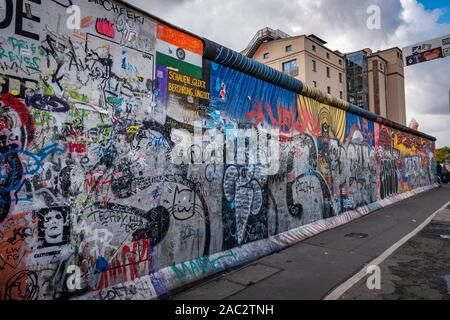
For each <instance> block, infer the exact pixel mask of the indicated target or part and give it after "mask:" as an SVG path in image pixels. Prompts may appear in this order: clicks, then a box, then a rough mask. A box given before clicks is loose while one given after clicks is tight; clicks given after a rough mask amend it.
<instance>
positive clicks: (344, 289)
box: [323, 201, 450, 300]
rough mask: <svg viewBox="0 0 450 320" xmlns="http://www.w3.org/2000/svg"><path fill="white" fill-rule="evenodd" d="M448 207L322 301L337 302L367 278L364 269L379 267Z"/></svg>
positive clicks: (448, 203) (432, 216) (442, 208)
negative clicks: (372, 266)
mask: <svg viewBox="0 0 450 320" xmlns="http://www.w3.org/2000/svg"><path fill="white" fill-rule="evenodd" d="M449 205H450V201H449V202H447V203H446V204H445V205H443V206H442V207H441V208H440V209H438V210H437V211H435V212H434V213H433V214H432V215H431V216H429V217H428V218H427V219H426V220H425V221H424V222H423V223H422V224H421V225H420V226H418V227H417V228H416V229H414V230H413V231H411V232H410V233H409V234H407V235H406V236H404V237H403V238H402V239H400V240H399V241H397V242H396V243H395V244H394V245H392V246H391V247H390V248H389V249H387V250H386V251H385V252H383V253H382V254H381V255H380V256H378V257H377V258H375V259H374V260H372V261H371V262H370V263H369V264H367V265H366V266H365V267H364V268H362V269H361V270H360V271H359V272H358V273H357V274H355V275H354V276H353V277H351V278H350V279H348V280H347V281H345V282H344V283H342V284H341V285H340V286H339V287H337V288H336V289H334V290H333V291H332V292H331V293H330V294H328V295H327V296H326V297H325V298H324V299H323V300H337V299H339V298H340V297H341V296H342V295H343V294H344V293H345V292H347V290H349V289H350V288H351V287H353V286H354V285H355V284H356V283H358V281H360V280H361V279H363V278H364V277H365V276H367V273H366V269H367V267H368V266H371V265H376V266H379V265H380V264H381V263H382V262H383V261H384V260H386V258H388V257H389V256H390V255H391V254H393V253H394V252H395V251H396V250H397V249H398V248H400V247H401V246H402V245H404V244H405V243H406V242H408V241H409V239H411V238H412V237H414V236H415V235H417V234H418V233H419V232H420V231H422V229H423V228H425V227H426V226H427V225H428V224H430V222H431V220H433V218H434V217H435V216H436V215H437V214H438V213H439V212H440V211H442V210H444V209H445V208H447V207H448V206H449Z"/></svg>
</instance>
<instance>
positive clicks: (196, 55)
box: [156, 23, 203, 78]
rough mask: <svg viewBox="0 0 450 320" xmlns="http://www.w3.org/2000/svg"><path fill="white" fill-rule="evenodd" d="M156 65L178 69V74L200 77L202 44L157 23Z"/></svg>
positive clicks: (198, 40) (195, 39)
mask: <svg viewBox="0 0 450 320" xmlns="http://www.w3.org/2000/svg"><path fill="white" fill-rule="evenodd" d="M156 51H157V53H156V64H157V65H160V66H164V67H171V68H174V69H178V71H179V72H180V73H183V74H186V75H189V76H192V77H195V78H201V77H202V55H203V42H202V41H201V40H200V39H197V38H194V37H192V36H190V35H188V34H185V33H183V32H181V31H178V30H175V29H173V28H171V27H169V26H166V25H164V24H161V23H159V24H158V27H157V41H156Z"/></svg>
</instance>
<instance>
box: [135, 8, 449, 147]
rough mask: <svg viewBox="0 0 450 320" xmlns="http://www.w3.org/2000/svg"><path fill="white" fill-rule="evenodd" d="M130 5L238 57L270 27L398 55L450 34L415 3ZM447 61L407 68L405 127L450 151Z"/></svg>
mask: <svg viewBox="0 0 450 320" xmlns="http://www.w3.org/2000/svg"><path fill="white" fill-rule="evenodd" d="M128 2H129V3H131V4H135V5H136V6H138V7H140V8H142V9H144V10H146V11H148V12H149V13H152V14H154V15H156V16H158V17H161V18H162V19H164V20H166V21H168V22H170V23H173V24H175V25H178V26H179V27H182V28H184V29H186V30H189V31H191V32H193V33H195V34H198V35H199V36H203V37H206V38H208V39H211V40H213V41H215V42H218V43H221V44H223V45H225V46H227V47H229V48H231V49H234V50H236V51H241V50H243V49H244V48H245V47H246V45H247V44H248V42H249V41H250V40H251V38H252V37H253V36H254V34H255V32H256V31H257V30H259V29H261V28H264V27H266V26H269V27H271V28H274V29H281V30H283V31H285V32H287V33H289V34H291V35H297V34H311V33H314V34H316V35H317V36H319V37H321V38H323V39H324V40H326V41H328V44H327V46H328V47H329V48H331V49H333V50H340V51H341V52H349V51H355V50H359V49H362V48H371V49H373V50H375V51H376V50H379V49H385V48H388V47H393V46H398V47H400V48H402V47H404V46H407V45H410V44H414V43H416V42H420V41H423V40H428V39H431V38H436V37H440V36H443V35H446V34H450V24H439V23H438V20H439V17H440V16H441V15H442V13H443V11H441V10H426V9H425V8H424V6H423V5H422V4H420V3H418V2H417V1H416V0H389V1H386V0H346V1H342V0H297V1H292V0H227V1H223V0H164V1H163V0H160V1H148V0H128ZM372 4H375V5H378V6H380V8H381V14H382V16H381V27H382V28H381V30H369V29H368V28H367V27H366V21H367V18H368V17H369V16H368V14H367V13H366V10H367V8H368V7H369V5H372ZM448 74H450V58H447V59H440V60H439V61H434V62H427V63H424V64H421V65H416V66H412V67H408V68H406V74H405V81H406V101H407V117H408V121H409V119H411V118H412V117H415V118H416V119H417V121H418V122H419V124H420V125H421V126H420V130H421V131H423V132H426V133H429V134H431V135H435V136H436V137H437V138H438V139H439V140H438V142H437V145H438V146H444V145H450V110H449V107H450V106H449V103H450V102H449V90H450V81H449V76H448Z"/></svg>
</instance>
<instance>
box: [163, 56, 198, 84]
mask: <svg viewBox="0 0 450 320" xmlns="http://www.w3.org/2000/svg"><path fill="white" fill-rule="evenodd" d="M156 64H157V65H159V66H162V67H171V68H174V69H178V72H179V73H182V74H185V75H188V76H191V77H194V78H199V79H201V78H202V68H200V67H198V66H195V65H193V64H190V63H187V62H184V61H181V60H178V59H175V58H172V57H170V56H168V55H165V54H163V53H161V52H156Z"/></svg>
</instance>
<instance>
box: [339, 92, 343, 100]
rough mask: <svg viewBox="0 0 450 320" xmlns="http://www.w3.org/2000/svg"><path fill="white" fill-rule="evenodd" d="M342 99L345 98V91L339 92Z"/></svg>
mask: <svg viewBox="0 0 450 320" xmlns="http://www.w3.org/2000/svg"><path fill="white" fill-rule="evenodd" d="M339 94H340V97H341V99H344V93H343V92H342V91H340V92H339Z"/></svg>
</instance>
